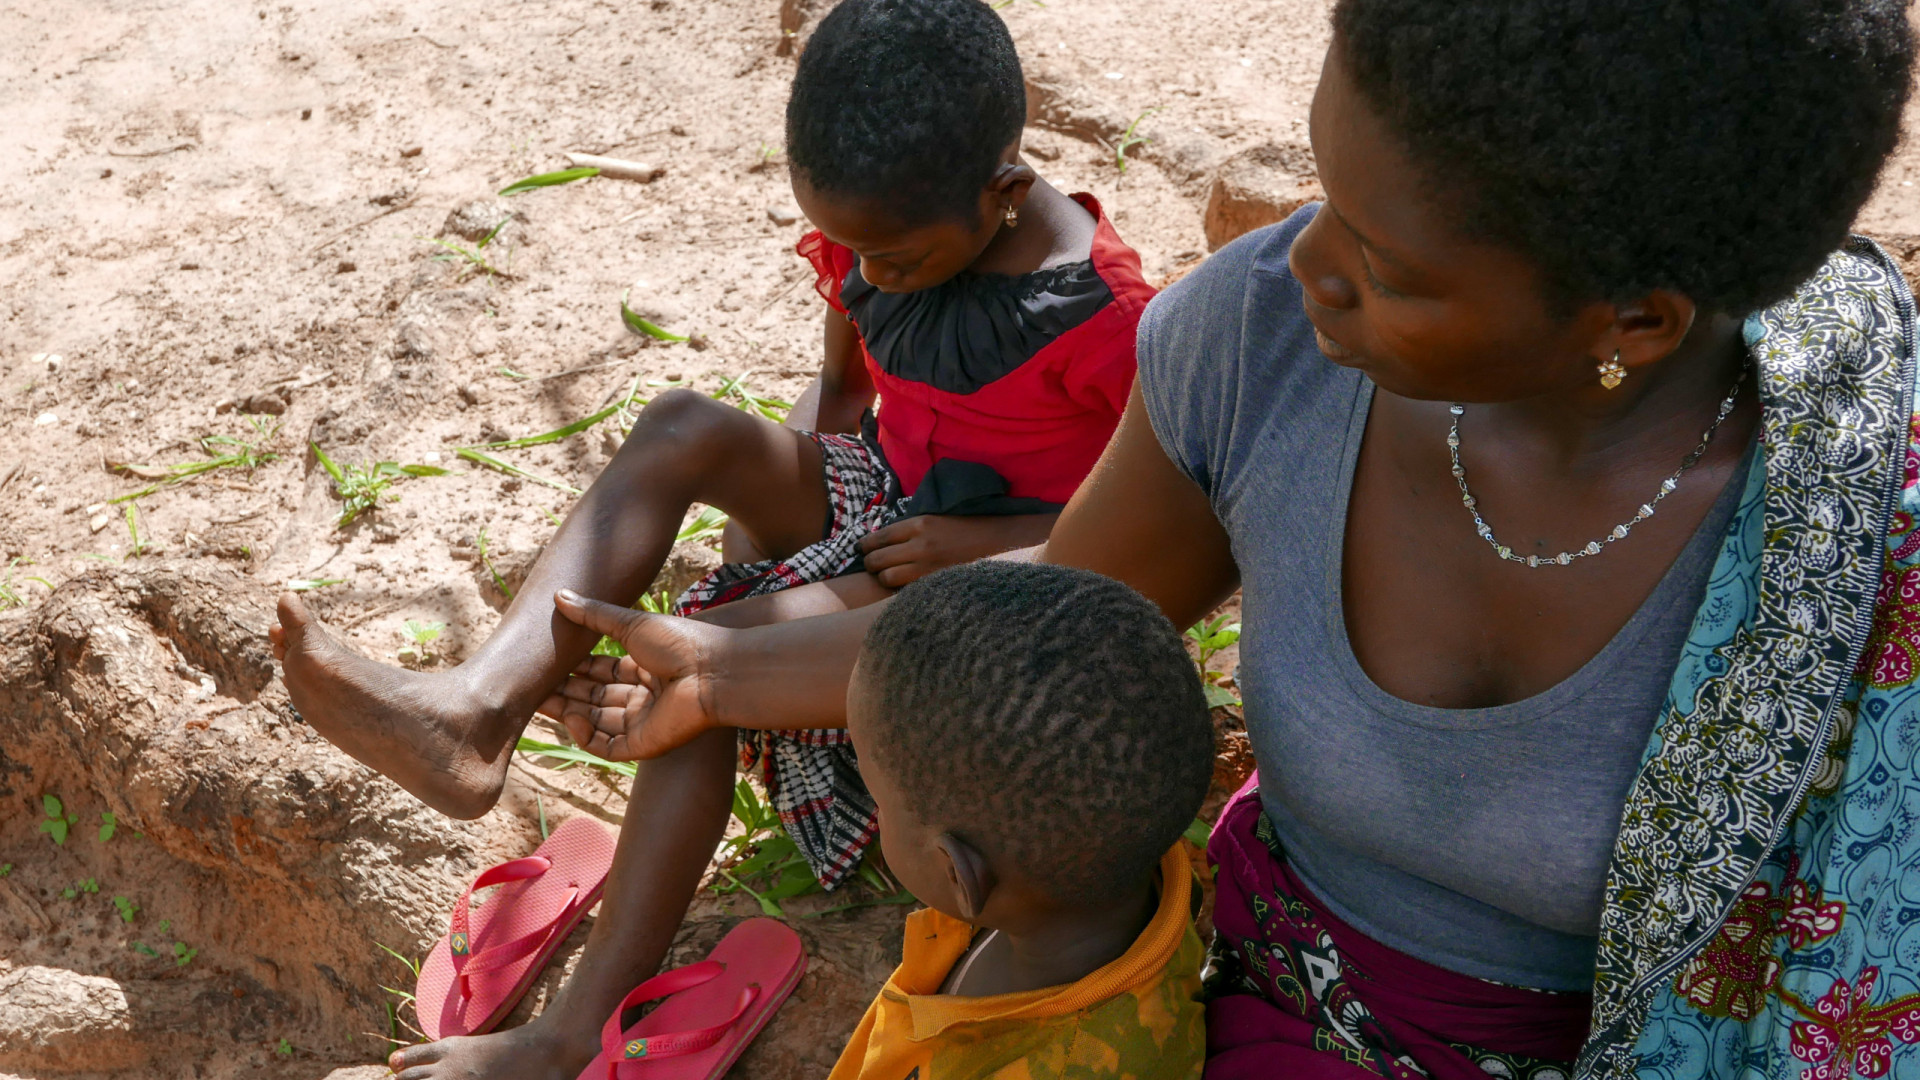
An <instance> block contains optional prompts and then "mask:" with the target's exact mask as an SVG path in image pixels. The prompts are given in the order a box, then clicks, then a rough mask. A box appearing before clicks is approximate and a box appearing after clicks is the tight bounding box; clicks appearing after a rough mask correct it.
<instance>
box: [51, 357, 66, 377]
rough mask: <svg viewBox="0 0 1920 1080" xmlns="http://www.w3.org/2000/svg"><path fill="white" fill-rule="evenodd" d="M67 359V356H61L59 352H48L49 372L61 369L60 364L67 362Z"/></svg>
mask: <svg viewBox="0 0 1920 1080" xmlns="http://www.w3.org/2000/svg"><path fill="white" fill-rule="evenodd" d="M65 360H66V357H64V356H61V355H60V354H59V353H48V354H47V357H46V361H47V371H48V372H49V373H52V372H57V371H59V370H60V365H61V364H62V363H63V362H65Z"/></svg>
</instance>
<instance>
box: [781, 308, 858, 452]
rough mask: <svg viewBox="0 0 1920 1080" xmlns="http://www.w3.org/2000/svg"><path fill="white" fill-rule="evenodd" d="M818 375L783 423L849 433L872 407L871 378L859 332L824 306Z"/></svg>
mask: <svg viewBox="0 0 1920 1080" xmlns="http://www.w3.org/2000/svg"><path fill="white" fill-rule="evenodd" d="M823 353H824V355H823V356H822V358H821V362H820V377H819V378H817V379H815V380H814V381H813V385H812V386H809V387H807V392H806V393H804V394H802V395H800V400H799V401H797V402H794V405H793V411H792V412H791V413H788V414H787V426H788V427H791V428H800V429H802V430H806V431H824V432H829V433H832V434H836V435H851V434H853V433H855V432H858V431H859V430H860V417H861V416H862V415H863V414H864V413H865V412H866V411H867V410H868V409H870V408H872V407H873V378H872V376H870V375H868V374H867V361H866V358H865V357H863V356H862V355H860V335H859V333H858V332H857V331H855V330H854V327H853V324H852V323H851V322H848V321H847V317H846V316H845V315H842V314H840V313H839V312H838V311H835V310H833V309H832V308H828V309H827V329H826V334H825V348H824V350H823Z"/></svg>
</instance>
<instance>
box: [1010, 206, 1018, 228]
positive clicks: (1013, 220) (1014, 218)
mask: <svg viewBox="0 0 1920 1080" xmlns="http://www.w3.org/2000/svg"><path fill="white" fill-rule="evenodd" d="M1019 224H1020V211H1018V210H1015V209H1014V208H1013V206H1012V204H1008V206H1007V228H1009V229H1011V228H1014V227H1015V226H1017V225H1019Z"/></svg>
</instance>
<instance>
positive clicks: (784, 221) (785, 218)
mask: <svg viewBox="0 0 1920 1080" xmlns="http://www.w3.org/2000/svg"><path fill="white" fill-rule="evenodd" d="M767 220H769V221H771V222H773V223H774V224H775V225H791V224H793V223H794V222H796V221H799V220H800V211H798V210H795V209H794V208H793V207H791V206H769V207H767Z"/></svg>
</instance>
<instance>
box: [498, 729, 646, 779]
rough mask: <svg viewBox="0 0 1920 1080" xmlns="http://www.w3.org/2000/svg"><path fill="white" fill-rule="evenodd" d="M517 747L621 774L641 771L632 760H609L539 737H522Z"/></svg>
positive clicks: (543, 755) (521, 750) (525, 752)
mask: <svg viewBox="0 0 1920 1080" xmlns="http://www.w3.org/2000/svg"><path fill="white" fill-rule="evenodd" d="M515 749H517V750H519V751H520V752H521V753H523V754H533V755H536V756H538V757H549V758H553V759H555V760H557V761H568V762H573V763H575V764H580V765H592V766H593V767H595V768H597V769H605V770H607V771H608V772H615V773H619V774H620V775H621V776H633V775H635V774H636V773H638V772H639V771H640V767H639V766H638V765H635V764H634V763H633V762H631V761H608V760H607V759H606V758H603V757H601V756H599V755H598V754H593V753H589V752H587V751H585V750H582V749H580V748H579V747H577V746H561V745H560V744H558V743H550V742H541V741H539V740H538V739H528V738H522V739H521V740H520V742H519V744H518V745H517V746H516V747H515Z"/></svg>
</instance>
